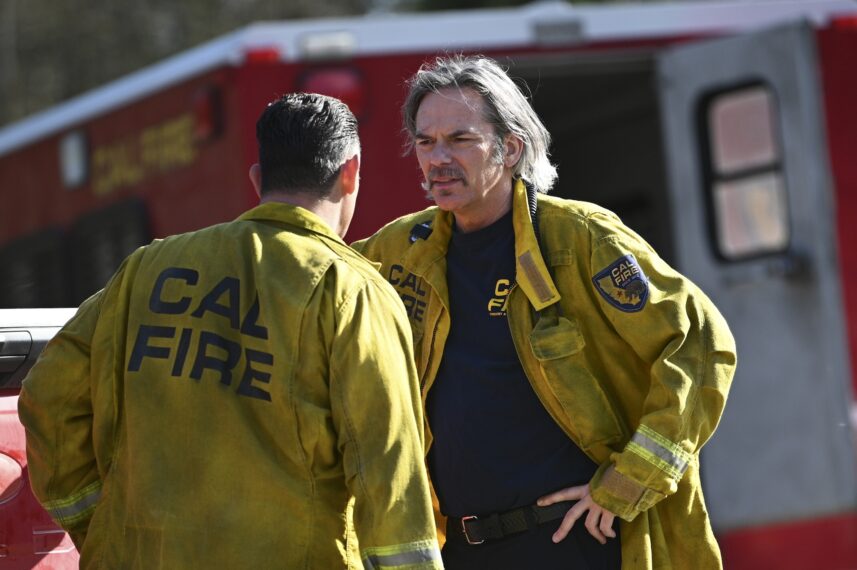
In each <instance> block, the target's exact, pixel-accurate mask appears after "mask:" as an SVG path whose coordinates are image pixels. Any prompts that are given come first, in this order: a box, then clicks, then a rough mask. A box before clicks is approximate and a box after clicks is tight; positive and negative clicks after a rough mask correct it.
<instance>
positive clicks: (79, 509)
mask: <svg viewBox="0 0 857 570" xmlns="http://www.w3.org/2000/svg"><path fill="white" fill-rule="evenodd" d="M100 498H101V481H94V482H92V483H90V484H89V485H87V486H86V487H84V488H83V489H81V490H80V491H78V492H77V493H75V494H74V495H71V496H70V497H67V498H65V499H59V500H56V501H47V502H45V503H44V507H45V510H46V511H48V512H49V513H50V514H51V516H52V517H53V518H54V520H55V521H57V522H58V523H59V524H60V525H62V526H71V525H74V524H75V523H77V522H79V521H81V520H83V519H85V518H86V517H88V516H89V515H91V514H92V511H94V510H95V505H97V504H98V499H100Z"/></svg>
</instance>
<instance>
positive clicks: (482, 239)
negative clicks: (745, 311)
mask: <svg viewBox="0 0 857 570" xmlns="http://www.w3.org/2000/svg"><path fill="white" fill-rule="evenodd" d="M408 87H409V91H408V94H407V97H406V100H405V103H404V106H403V119H404V126H405V130H406V131H407V133H408V136H409V139H410V143H411V145H412V149H413V152H414V154H415V155H416V158H417V161H418V162H419V166H420V170H421V172H422V174H423V177H424V183H423V187H424V189H425V190H426V192H427V193H428V195H429V197H430V199H431V200H432V201H433V202H434V204H435V205H434V206H432V207H430V208H428V209H426V210H424V211H422V212H417V213H414V214H410V215H407V216H404V217H402V218H400V219H398V220H395V221H393V222H392V223H390V224H388V225H387V226H385V227H384V228H382V229H381V230H379V231H378V232H377V233H376V234H375V235H373V236H371V237H369V238H368V239H366V240H362V241H360V242H358V243H356V244H355V247H357V248H358V249H359V250H360V251H361V252H362V253H363V254H364V255H366V256H367V257H368V258H369V259H371V260H374V261H376V262H380V263H381V272H382V274H383V275H384V276H385V277H386V278H387V279H388V281H389V282H390V283H391V284H392V285H393V286H394V288H396V290H397V291H398V293H399V296H400V298H401V299H402V301H403V304H404V306H405V309H406V311H407V313H408V318H409V321H410V324H411V329H412V332H413V338H414V342H415V354H416V358H417V369H418V371H419V374H420V385H421V386H422V390H423V401H424V404H425V413H426V416H425V417H426V421H427V424H426V441H427V447H426V450H427V451H426V453H427V466H428V471H429V475H430V479H431V482H432V485H433V489H434V491H435V492H436V498H437V500H438V506H439V513H436V514H437V516H438V522H439V530H440V533H441V535H445V541H446V542H445V544H444V546H443V560H444V564H445V565H446V567H447V568H452V569H457V568H461V569H468V570H473V569H478V568H486V569H487V568H490V569H503V568H529V567H537V568H540V569H551V568H603V569H618V568H623V569H632V568H633V569H640V568H642V569H654V568H659V569H664V568H675V569H684V568H698V569H709V568H720V567H722V561H721V557H720V552H719V548H718V546H717V542H716V540H715V538H714V534H713V532H712V529H711V524H710V521H709V519H708V515H707V511H706V507H705V503H704V500H703V495H702V488H701V485H700V475H699V452H700V448H701V447H702V446H703V444H704V443H705V442H706V441H707V440H708V439H709V438H710V437H711V435H712V433H713V432H714V430H715V428H716V427H717V424H718V421H719V419H720V417H721V414H722V412H723V408H724V405H725V402H726V397H727V393H728V390H729V386H730V383H731V380H732V377H733V374H734V370H735V365H736V354H735V343H734V339H733V338H732V335H731V333H730V331H729V328H728V326H727V324H726V322H725V321H724V319H723V317H722V316H721V315H720V313H719V312H718V311H717V309H716V308H715V307H714V305H713V304H712V302H711V301H710V300H709V299H708V298H707V297H706V296H705V294H704V293H703V292H702V291H701V290H700V289H699V288H698V287H696V286H695V285H694V284H693V283H692V282H690V281H689V280H688V279H687V278H685V277H684V276H682V275H681V274H679V273H678V272H677V271H676V270H674V269H673V268H672V267H670V266H669V265H668V264H667V263H666V262H664V261H663V260H662V259H661V258H660V257H659V256H658V254H657V253H656V252H655V251H654V250H653V249H652V248H651V247H650V246H649V245H648V244H647V243H646V242H645V241H644V240H643V239H642V238H641V237H640V236H638V235H637V234H636V233H634V232H633V231H632V230H631V229H630V228H628V227H627V226H625V225H624V224H623V223H622V222H621V221H620V220H619V219H618V217H617V216H616V215H615V214H613V213H612V212H609V211H607V210H605V209H603V208H601V207H598V206H596V205H594V204H590V203H584V202H578V201H574V200H565V199H558V198H553V197H550V196H548V195H547V192H548V190H550V188H551V186H552V185H553V183H554V181H555V179H556V176H557V174H556V169H555V167H554V166H553V165H552V164H551V163H550V160H549V158H548V149H549V145H550V135H549V133H548V132H547V130H546V129H545V127H544V125H543V124H542V122H541V120H540V119H539V117H538V116H537V115H536V113H535V112H534V110H533V109H532V107H531V105H530V103H529V102H528V101H527V99H526V97H524V95H523V94H522V92H521V90H520V89H519V88H518V86H517V85H516V84H515V83H514V82H513V81H512V79H511V78H510V77H509V76H508V74H507V73H506V72H505V71H504V70H503V69H502V68H501V67H500V66H499V65H498V64H497V63H496V62H495V61H493V60H491V59H489V58H485V57H481V56H468V57H465V56H450V57H442V58H439V59H437V60H436V61H434V62H432V63H427V64H425V65H423V66H422V68H421V69H420V70H419V71H418V72H417V73H416V74H415V75H414V76H413V77H412V78H411V79H410V81H409V83H408ZM396 191H401V189H396ZM444 519H445V521H444Z"/></svg>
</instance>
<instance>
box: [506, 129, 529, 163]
mask: <svg viewBox="0 0 857 570" xmlns="http://www.w3.org/2000/svg"><path fill="white" fill-rule="evenodd" d="M523 154H524V141H522V140H521V139H520V138H519V137H518V136H517V135H514V134H511V133H510V134H508V135H506V137H505V138H504V139H503V166H505V167H506V168H512V167H514V166H515V165H516V164H518V161H519V160H521V155H523Z"/></svg>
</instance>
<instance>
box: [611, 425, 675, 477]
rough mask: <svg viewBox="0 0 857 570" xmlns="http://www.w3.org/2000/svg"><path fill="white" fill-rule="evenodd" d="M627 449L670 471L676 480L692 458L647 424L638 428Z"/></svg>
mask: <svg viewBox="0 0 857 570" xmlns="http://www.w3.org/2000/svg"><path fill="white" fill-rule="evenodd" d="M626 449H627V450H628V451H631V452H633V453H635V454H637V455H639V456H640V457H642V458H643V459H645V460H646V461H648V462H649V463H652V464H654V465H655V466H657V467H658V468H660V469H661V470H663V471H665V472H667V473H669V475H670V476H672V477H673V478H675V479H676V480H678V479H681V477H682V475H684V472H685V471H686V470H687V466H688V464H689V463H690V460H691V455H690V454H689V453H688V452H686V451H685V450H683V449H682V448H681V447H679V446H678V445H676V444H675V443H673V442H671V441H670V440H668V439H667V438H665V437H663V436H662V435H661V434H659V433H657V432H656V431H654V430H651V429H649V428H647V427H646V426H640V427H639V428H637V432H636V433H635V434H634V437H632V438H631V441H630V442H629V443H628V446H627V448H626Z"/></svg>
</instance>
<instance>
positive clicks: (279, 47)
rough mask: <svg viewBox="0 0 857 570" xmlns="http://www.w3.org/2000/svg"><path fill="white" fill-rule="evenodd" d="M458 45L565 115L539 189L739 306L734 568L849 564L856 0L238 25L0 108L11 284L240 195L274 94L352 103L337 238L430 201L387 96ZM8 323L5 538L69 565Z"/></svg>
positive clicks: (3, 289) (714, 470)
mask: <svg viewBox="0 0 857 570" xmlns="http://www.w3.org/2000/svg"><path fill="white" fill-rule="evenodd" d="M447 52H465V53H474V52H479V53H484V54H486V55H490V56H492V57H494V58H496V59H498V60H499V61H500V62H501V63H502V64H503V65H504V66H506V67H507V68H508V69H509V73H510V74H511V75H512V76H514V77H516V78H518V80H519V81H520V82H521V84H522V85H524V86H525V88H526V89H527V90H528V91H529V92H530V93H531V94H532V100H533V104H534V106H535V108H536V110H537V111H538V113H539V114H540V116H541V117H542V118H543V119H544V121H545V123H546V125H547V127H548V129H549V130H550V131H551V133H552V134H553V136H554V144H553V147H552V153H553V159H554V161H555V162H556V163H557V164H558V165H559V172H560V177H559V183H558V185H557V187H556V188H555V190H554V191H553V193H554V194H556V195H558V196H563V197H569V198H575V199H582V200H589V201H593V202H597V203H600V204H602V205H604V206H606V207H608V208H610V209H612V210H614V211H616V212H617V213H618V214H619V215H620V216H621V217H622V218H623V219H624V220H625V221H626V223H628V224H629V225H630V226H632V227H633V228H635V229H636V230H637V231H638V232H640V233H641V234H642V235H643V236H644V237H645V238H646V239H647V240H648V241H649V242H650V243H651V244H652V245H653V246H654V247H655V248H656V249H657V250H658V251H659V252H661V254H662V255H663V256H664V257H665V258H666V259H667V260H668V261H669V262H670V263H672V264H673V265H674V266H676V267H677V268H679V269H680V270H681V271H682V272H683V273H685V274H687V275H688V276H690V277H691V278H692V279H693V280H694V281H696V282H697V283H698V284H699V285H700V286H701V287H702V288H703V289H704V290H705V291H706V292H707V293H708V294H709V295H710V296H711V297H712V298H713V299H714V301H715V302H716V304H717V305H718V307H719V308H720V309H721V310H722V312H723V313H724V314H725V315H726V317H727V319H728V321H729V323H730V325H731V326H732V329H733V332H734V334H735V336H736V339H737V342H738V349H739V367H738V372H737V376H736V378H735V382H734V387H733V390H732V393H731V395H730V400H729V403H728V405H727V408H726V413H725V415H724V417H723V420H722V422H721V425H720V428H719V430H718V432H717V434H716V435H715V437H714V438H713V439H712V441H711V442H710V443H709V445H707V446H706V448H705V449H704V451H703V454H702V472H703V478H704V485H705V491H706V496H707V501H708V505H709V508H710V512H711V517H712V520H713V523H714V525H715V529H716V532H717V533H718V537H719V540H720V543H721V546H722V549H723V553H724V558H725V562H726V566H727V568H730V569H744V568H747V569H749V568H754V569H757V568H778V569H815V568H825V569H837V568H857V453H855V447H854V443H853V442H854V437H853V436H854V433H853V424H854V422H853V420H852V419H851V418H852V417H853V416H854V412H853V410H854V409H855V407H854V403H853V402H854V396H853V390H854V388H855V386H857V382H855V380H854V377H853V376H852V370H857V223H855V220H857V158H855V153H857V105H855V104H854V102H855V101H857V63H855V62H857V3H854V2H853V1H852V0H831V1H827V0H817V1H810V0H800V1H791V0H780V1H765V2H762V1H756V0H749V1H741V2H694V3H684V4H640V5H636V4H610V5H602V6H572V5H568V4H563V3H550V2H547V3H546V2H539V3H534V4H532V5H528V6H524V7H521V8H511V9H497V10H478V11H455V12H440V13H431V14H419V15H395V14H374V15H369V16H365V17H361V18H350V19H337V20H315V21H296V22H283V23H262V24H257V25H253V26H250V27H247V28H244V29H241V30H238V31H236V32H234V33H232V34H230V35H227V36H224V37H222V38H219V39H217V40H214V41H212V42H210V43H207V44H205V45H202V46H200V47H198V48H195V49H192V50H189V51H187V52H185V53H182V54H179V55H177V56H175V57H173V58H170V59H168V60H165V61H163V62H161V63H159V64H157V65H154V66H152V67H149V68H146V69H144V70H142V71H139V72H137V73H134V74H132V75H129V76H127V77H125V78H123V79H120V80H118V81H115V82H113V83H110V84H108V85H106V86H104V87H102V88H99V89H96V90H94V91H92V92H89V93H86V94H84V95H82V96H80V97H78V98H75V99H73V100H71V101H68V102H66V103H64V104H61V105H58V106H56V107H54V108H51V109H48V110H47V111H44V112H42V113H40V114H38V115H35V116H33V117H31V118H29V119H26V120H23V121H21V122H19V123H17V124H14V125H11V126H9V127H7V128H5V129H3V130H0V306H2V307H64V306H75V305H76V304H77V303H79V302H80V301H81V299H83V298H84V297H85V296H87V295H89V294H90V293H92V292H93V291H95V290H96V289H98V288H100V287H101V286H102V285H103V284H104V283H105V282H106V280H107V278H108V277H109V276H110V274H111V273H112V272H113V271H114V269H115V268H116V267H117V266H118V264H119V262H120V261H121V259H122V258H124V256H126V255H127V254H128V253H129V252H130V251H132V250H133V249H134V248H136V247H137V246H139V245H141V244H144V243H147V242H149V241H150V240H151V239H152V238H156V237H161V236H165V235H169V234H174V233H178V232H183V231H187V230H192V229H195V228H198V227H201V226H204V225H208V224H212V223H215V222H220V221H225V220H229V219H232V218H234V217H235V216H237V215H238V213H239V212H241V211H243V210H245V209H247V208H248V207H250V206H252V205H254V203H255V197H254V195H253V192H252V190H251V187H250V185H249V182H248V180H247V170H248V168H249V166H250V164H251V163H252V162H253V161H254V159H255V153H256V144H255V138H254V125H255V120H256V118H257V117H258V115H259V113H260V112H261V110H262V109H263V107H264V106H265V104H266V103H267V102H268V101H270V100H272V99H274V98H275V97H277V96H278V95H280V94H282V93H285V92H291V91H299V90H301V91H315V92H322V93H327V94H331V95H335V96H338V97H340V98H342V99H343V100H345V101H346V102H347V103H348V104H349V105H350V107H351V108H352V110H353V111H354V112H355V113H356V114H357V116H358V118H359V119H360V124H361V127H360V134H361V138H362V141H363V165H364V166H363V183H362V185H361V195H360V198H359V201H358V213H357V217H356V218H355V221H354V223H353V224H352V229H351V232H350V235H349V238H350V239H357V238H360V237H363V236H366V235H368V234H370V233H371V232H373V231H374V230H375V229H377V228H378V227H379V226H380V225H382V224H383V223H385V222H387V221H388V220H390V219H391V218H393V217H394V216H398V215H400V214H403V213H406V212H410V211H414V210H417V209H421V208H424V207H425V206H427V203H426V201H425V198H424V196H423V193H422V191H421V190H420V189H419V185H418V183H419V176H418V170H417V166H416V162H415V161H414V160H413V159H412V158H402V150H403V143H404V139H403V136H402V134H401V127H400V117H399V107H400V105H401V102H402V100H403V97H404V80H405V79H406V78H407V77H409V76H410V75H411V74H412V73H413V72H414V71H415V70H416V69H417V68H418V66H419V65H420V64H421V63H422V62H424V61H426V60H429V59H431V58H433V57H435V56H436V55H437V54H440V53H447ZM4 314H6V315H11V314H13V313H0V326H4V325H8V326H7V331H13V329H14V330H19V329H20V331H26V330H27V323H26V322H17V323H12V324H9V323H3V322H2V319H3V318H4V317H3V315H4ZM14 314H17V315H20V313H18V312H15V313H14ZM63 315H64V314H61V315H60V316H54V317H53V318H52V320H62V318H63ZM8 318H9V319H11V318H12V317H8ZM16 320H18V321H26V320H27V318H26V317H23V318H22V317H16ZM9 327H11V328H9ZM16 327H17V329H16ZM20 331H19V332H20ZM13 332H14V331H13ZM2 334H3V333H2V332H0V366H4V367H6V368H5V369H4V370H6V371H5V372H3V374H5V375H4V376H0V379H2V382H0V386H2V387H3V389H4V391H3V392H2V393H3V394H4V396H3V398H4V399H3V404H2V406H0V412H2V414H0V421H2V422H4V423H2V425H0V429H2V433H4V434H7V433H8V434H13V435H12V436H9V437H7V438H6V439H4V440H3V442H2V443H3V445H4V446H6V447H5V448H3V449H2V450H0V451H2V454H0V462H2V463H3V465H6V466H7V467H8V469H6V468H5V467H2V466H0V560H2V564H3V565H4V567H5V564H10V565H11V566H10V567H14V568H25V567H27V568H29V567H31V566H33V565H35V564H38V565H39V566H40V567H43V568H61V567H64V564H70V565H73V564H74V563H75V562H74V556H76V554H75V553H74V551H73V549H70V548H69V545H68V541H67V539H65V538H64V537H63V535H62V533H61V532H57V531H56V529H55V527H53V526H52V524H51V523H50V520H49V519H47V517H46V515H44V513H41V512H40V511H38V508H37V506H36V505H35V503H34V501H33V499H32V496H31V495H30V494H29V492H28V488H27V486H26V485H23V484H21V481H23V480H25V478H26V461H25V458H24V455H23V453H22V451H21V450H22V447H23V441H22V440H21V437H22V436H21V435H20V426H19V424H18V423H17V418H16V416H15V411H14V410H15V406H14V401H15V399H16V394H17V389H16V382H18V381H19V380H20V376H21V374H20V371H21V369H20V368H16V367H20V366H24V365H25V364H22V363H24V362H25V359H23V360H22V358H21V357H20V355H18V356H15V353H10V352H8V351H10V350H11V349H8V348H5V346H6V345H4V340H3V336H2ZM36 336H38V335H36ZM38 345H39V343H37V342H32V343H31V345H30V348H29V349H28V350H30V351H32V350H33V347H35V348H36V349H37V348H38ZM7 357H14V358H17V360H14V361H13V360H11V359H10V358H7ZM8 370H12V372H9V371H8ZM14 370H18V373H17V374H16V373H15V372H14ZM57 381H58V382H59V381H62V379H61V378H58V379H57ZM15 430H18V431H15ZM15 434H18V435H15ZM13 462H14V463H13ZM16 465H17V467H15V466H16ZM3 478H5V479H3ZM239 499H240V498H239ZM51 533H53V534H51Z"/></svg>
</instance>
